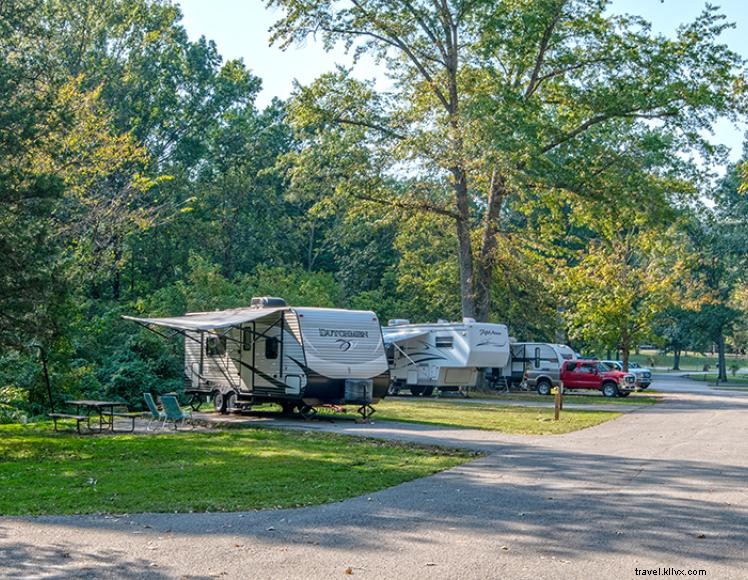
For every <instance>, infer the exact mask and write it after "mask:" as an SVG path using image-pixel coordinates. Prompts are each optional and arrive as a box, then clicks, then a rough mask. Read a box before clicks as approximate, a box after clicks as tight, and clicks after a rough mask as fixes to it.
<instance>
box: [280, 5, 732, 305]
mask: <svg viewBox="0 0 748 580" xmlns="http://www.w3.org/2000/svg"><path fill="white" fill-rule="evenodd" d="M607 4H608V3H607V2H600V1H598V0H527V1H523V2H510V1H508V0H507V1H495V0H491V1H489V0H454V1H452V2H441V3H439V2H426V1H425V0H397V1H389V0H388V1H385V0H351V1H350V2H329V1H327V0H312V1H307V0H303V1H302V0H269V1H268V5H269V6H275V7H280V8H282V9H284V10H285V15H284V17H283V18H282V19H281V20H279V21H278V22H277V23H276V25H275V26H274V28H273V36H272V39H273V40H274V41H277V42H280V43H281V45H282V46H288V45H289V44H291V43H293V42H296V41H303V40H304V39H305V38H306V37H307V36H309V35H313V34H314V35H317V34H319V35H321V36H322V38H323V40H324V42H325V44H326V46H327V47H328V48H331V47H333V46H334V45H335V44H336V43H338V42H341V43H343V44H345V46H347V47H348V48H349V49H352V50H354V53H355V54H356V55H361V54H363V53H367V54H370V55H372V56H373V57H374V58H375V59H377V60H378V61H379V62H381V63H383V65H384V66H385V68H386V71H387V74H388V76H389V77H390V78H391V79H392V82H393V89H392V90H391V92H377V91H375V90H374V88H373V85H372V84H371V83H365V82H361V81H356V80H354V79H353V78H351V76H350V74H349V71H346V70H344V69H340V70H338V71H337V72H336V73H333V74H329V75H325V76H323V77H322V78H320V79H319V80H318V81H317V82H316V83H314V84H313V85H312V86H310V87H306V88H302V89H299V91H298V94H297V99H296V105H295V107H296V111H295V114H294V113H293V112H292V120H293V121H294V122H295V123H296V124H297V126H303V127H312V130H311V131H307V133H306V135H305V141H304V144H305V145H307V146H308V147H318V146H319V147H325V146H330V144H331V143H332V141H331V140H330V138H329V137H328V136H327V134H330V133H332V134H333V135H335V140H336V142H337V143H346V142H347V143H349V144H350V145H351V147H350V149H349V150H347V151H350V152H351V154H352V155H358V156H360V155H365V156H366V162H365V163H362V164H360V168H359V169H360V171H359V172H357V173H351V172H349V171H344V170H341V171H340V172H339V174H340V175H341V187H340V189H342V190H343V191H344V192H345V195H347V196H353V197H357V198H359V199H365V200H368V201H371V200H378V201H381V202H383V203H388V204H390V205H394V206H396V207H401V208H404V209H409V210H414V211H430V212H433V213H437V214H439V215H442V216H445V217H447V218H449V219H450V220H451V221H452V223H453V224H454V230H455V235H456V240H457V246H456V247H457V256H458V264H459V280H460V295H461V304H462V313H463V315H464V316H471V317H472V316H477V317H478V318H481V319H484V318H486V317H487V316H488V313H489V312H490V306H491V300H492V290H491V289H492V285H493V280H494V269H495V267H496V265H497V259H498V258H499V255H500V253H499V252H497V247H498V245H499V238H500V237H501V235H502V228H503V219H504V217H505V212H504V210H505V207H506V204H507V201H508V199H509V198H511V197H518V196H522V195H523V194H524V193H526V192H528V191H530V192H532V191H536V190H544V191H551V192H553V191H560V190H561V191H565V192H570V193H572V194H574V195H577V196H579V197H580V198H584V199H614V198H615V197H617V196H621V195H626V196H627V197H628V199H629V201H630V202H631V203H640V204H646V205H647V206H651V205H652V204H655V205H656V204H657V203H661V202H662V201H663V200H664V199H666V197H667V195H668V192H669V191H673V188H671V187H668V186H667V185H666V184H669V185H672V184H673V182H674V181H673V180H677V179H690V178H692V177H693V176H694V174H695V173H697V172H696V170H695V169H694V166H693V165H692V164H690V163H689V162H687V161H684V156H683V155H682V154H680V155H678V154H676V152H680V153H683V152H686V151H698V152H700V153H701V154H703V155H704V156H705V158H707V159H710V158H711V157H712V156H713V154H714V152H715V151H714V149H713V148H711V147H710V146H709V145H708V144H707V143H706V142H705V141H704V140H703V138H702V137H701V133H702V131H701V130H703V129H705V128H708V127H710V126H711V124H712V122H713V121H714V119H715V117H716V116H717V115H720V114H725V115H728V116H733V117H734V115H736V114H737V113H738V112H739V111H743V110H745V102H744V95H743V94H742V93H741V92H740V91H735V90H734V87H735V86H738V84H739V80H740V72H739V67H740V63H741V60H740V58H739V57H738V55H736V54H734V53H732V52H730V51H729V50H727V48H726V47H724V46H723V45H720V44H718V43H717V41H716V39H717V38H718V36H719V34H720V33H721V32H722V31H723V30H724V29H725V28H726V27H728V26H729V24H727V23H725V22H724V18H723V17H722V16H720V15H719V14H718V13H717V12H716V9H714V8H712V7H707V8H706V10H705V12H704V13H703V14H702V15H701V16H700V17H699V18H698V19H697V20H696V21H695V22H693V23H691V24H689V25H687V26H683V27H681V28H680V29H679V31H678V33H677V35H676V37H675V38H674V39H666V38H664V37H661V36H656V35H653V34H652V33H651V32H650V29H649V26H648V24H647V23H646V22H644V21H643V20H641V19H640V18H637V17H633V16H618V15H613V14H610V13H609V12H608V11H607ZM346 134H348V136H346ZM363 143H365V144H366V147H367V148H368V151H363V150H362V147H361V146H356V144H359V145H360V144H363ZM332 151H333V148H330V149H329V150H328V152H329V153H332ZM354 152H355V153H354ZM643 159H644V160H645V161H644V162H642V160H643ZM338 162H341V163H343V164H344V165H347V164H349V160H348V159H342V160H341V159H340V157H337V158H336V157H333V156H330V157H328V161H327V164H328V165H332V166H335V164H336V163H338ZM397 173H399V174H401V175H402V174H407V175H409V176H410V177H411V181H412V187H410V188H408V189H407V190H406V191H404V192H401V191H397V190H395V191H393V190H391V189H387V188H382V187H381V186H382V183H383V181H384V180H383V179H382V178H383V176H385V175H390V176H391V175H393V174H397ZM377 177H379V178H380V179H377ZM675 190H676V191H683V190H684V189H683V187H677V188H675ZM526 235H532V233H530V232H526Z"/></svg>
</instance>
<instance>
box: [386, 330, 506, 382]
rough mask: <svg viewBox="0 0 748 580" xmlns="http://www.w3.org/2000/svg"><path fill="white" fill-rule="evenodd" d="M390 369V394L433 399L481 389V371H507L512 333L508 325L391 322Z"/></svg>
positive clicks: (387, 343)
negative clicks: (436, 392)
mask: <svg viewBox="0 0 748 580" xmlns="http://www.w3.org/2000/svg"><path fill="white" fill-rule="evenodd" d="M382 334H383V336H384V343H385V345H386V347H387V359H388V361H389V364H390V381H391V382H390V390H389V392H390V394H397V393H399V392H400V391H401V390H403V389H409V390H410V392H411V393H412V394H413V395H415V396H430V395H431V394H432V393H433V392H434V389H439V390H441V391H456V390H458V389H459V388H460V387H468V386H475V384H476V382H477V379H478V369H479V368H484V367H492V366H501V367H503V366H506V365H507V364H508V362H509V333H508V331H507V328H506V326H504V325H503V324H489V323H479V322H476V321H475V320H473V319H472V318H464V319H463V320H462V322H446V321H441V322H437V323H427V324H410V321H408V320H402V319H399V320H390V322H389V324H388V326H386V327H384V328H383V329H382Z"/></svg>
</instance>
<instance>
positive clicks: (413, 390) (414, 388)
mask: <svg viewBox="0 0 748 580" xmlns="http://www.w3.org/2000/svg"><path fill="white" fill-rule="evenodd" d="M425 390H426V387H418V386H416V385H413V386H412V387H410V392H411V394H412V395H413V396H414V397H420V396H421V395H423V391H425Z"/></svg>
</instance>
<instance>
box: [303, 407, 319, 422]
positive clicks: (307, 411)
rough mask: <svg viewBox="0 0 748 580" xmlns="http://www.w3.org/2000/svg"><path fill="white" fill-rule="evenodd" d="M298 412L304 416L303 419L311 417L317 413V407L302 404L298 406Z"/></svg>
mask: <svg viewBox="0 0 748 580" xmlns="http://www.w3.org/2000/svg"><path fill="white" fill-rule="evenodd" d="M299 414H300V415H301V416H302V417H304V419H311V418H312V417H314V416H315V415H316V414H317V409H315V408H314V407H312V406H311V405H302V406H301V407H299Z"/></svg>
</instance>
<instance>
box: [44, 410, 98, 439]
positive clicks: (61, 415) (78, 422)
mask: <svg viewBox="0 0 748 580" xmlns="http://www.w3.org/2000/svg"><path fill="white" fill-rule="evenodd" d="M49 416H50V417H52V420H53V421H54V422H55V431H59V429H58V428H57V421H58V420H60V419H75V428H76V430H77V431H78V434H79V435H82V434H83V433H82V432H81V423H82V422H83V421H85V422H86V423H88V415H73V414H71V413H50V414H49ZM88 430H89V433H90V432H91V427H90V425H89V428H88Z"/></svg>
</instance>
